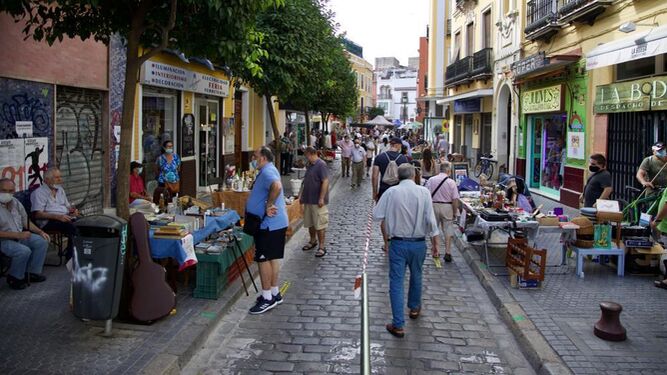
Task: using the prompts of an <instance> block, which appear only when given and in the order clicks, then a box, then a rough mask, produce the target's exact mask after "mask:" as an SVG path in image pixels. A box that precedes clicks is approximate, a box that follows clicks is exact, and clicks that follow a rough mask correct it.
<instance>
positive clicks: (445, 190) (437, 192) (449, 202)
mask: <svg viewBox="0 0 667 375" xmlns="http://www.w3.org/2000/svg"><path fill="white" fill-rule="evenodd" d="M451 173H452V165H451V163H450V162H448V161H446V162H444V163H442V164H440V173H439V174H437V175H436V176H433V177H431V178H429V179H428V181H426V188H427V189H428V190H429V191H430V192H431V198H432V200H433V212H435V219H436V221H437V223H438V226H439V228H440V231H441V232H442V234H443V236H444V239H445V262H448V263H449V262H451V261H452V237H454V235H455V234H456V232H455V230H456V225H455V223H456V218H457V217H458V216H459V189H458V187H457V186H456V181H455V180H454V179H453V178H451V177H450V174H451Z"/></svg>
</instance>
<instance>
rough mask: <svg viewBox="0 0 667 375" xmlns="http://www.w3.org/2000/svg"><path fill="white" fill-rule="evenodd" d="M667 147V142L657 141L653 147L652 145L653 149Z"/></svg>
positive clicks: (658, 149) (657, 149)
mask: <svg viewBox="0 0 667 375" xmlns="http://www.w3.org/2000/svg"><path fill="white" fill-rule="evenodd" d="M664 149H665V142H655V143H654V144H653V147H651V150H653V151H660V150H664Z"/></svg>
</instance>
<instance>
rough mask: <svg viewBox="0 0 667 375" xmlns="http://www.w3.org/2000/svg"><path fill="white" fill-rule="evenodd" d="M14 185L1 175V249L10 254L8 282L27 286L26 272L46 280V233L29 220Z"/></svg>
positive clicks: (32, 278) (12, 285)
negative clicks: (15, 193)
mask: <svg viewBox="0 0 667 375" xmlns="http://www.w3.org/2000/svg"><path fill="white" fill-rule="evenodd" d="M15 189H16V187H15V186H14V181H12V180H10V179H8V178H3V179H0V252H2V253H3V254H5V255H6V256H8V257H10V258H12V265H11V267H10V268H9V274H8V275H7V284H9V287H10V288H12V289H17V290H19V289H25V287H26V286H27V280H26V276H28V278H29V279H30V282H33V283H38V282H42V281H44V280H46V277H44V276H42V275H41V273H42V267H43V266H44V258H45V257H46V249H47V248H48V247H49V235H48V234H46V233H44V231H42V230H41V229H39V228H38V227H37V226H36V225H35V224H33V223H31V222H30V220H28V215H27V214H26V212H25V209H24V208H23V205H22V204H21V203H20V202H19V201H18V200H17V199H16V198H14V192H15ZM31 232H32V233H31ZM26 274H28V275H26Z"/></svg>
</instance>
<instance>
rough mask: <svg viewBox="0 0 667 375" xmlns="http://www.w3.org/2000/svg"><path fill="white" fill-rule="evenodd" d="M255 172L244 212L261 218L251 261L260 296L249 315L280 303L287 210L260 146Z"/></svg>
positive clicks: (265, 149)
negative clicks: (257, 279) (255, 266)
mask: <svg viewBox="0 0 667 375" xmlns="http://www.w3.org/2000/svg"><path fill="white" fill-rule="evenodd" d="M255 160H257V168H258V169H259V174H258V175H257V178H256V179H255V183H254V185H253V187H252V190H251V191H250V195H249V196H248V202H247V203H246V212H249V213H251V214H254V215H257V216H259V217H261V218H262V223H261V225H260V230H259V232H258V233H257V234H256V235H255V236H254V237H255V262H257V264H258V266H259V277H260V280H261V282H262V295H261V296H259V298H257V303H256V304H255V306H253V307H252V308H251V309H250V314H262V313H264V312H266V311H268V310H271V309H272V308H274V307H275V306H276V305H278V304H281V303H282V302H283V298H282V296H281V295H280V291H279V290H278V271H279V270H280V259H282V258H283V255H284V252H285V234H286V232H287V225H288V224H289V221H288V219H287V209H286V207H285V197H284V195H283V187H282V184H281V183H280V173H278V169H276V167H275V165H274V164H273V160H274V157H273V153H272V152H271V150H270V149H269V148H268V147H266V146H262V147H260V148H259V149H257V150H256V151H255Z"/></svg>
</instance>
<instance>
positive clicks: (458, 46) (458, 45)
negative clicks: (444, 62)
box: [452, 31, 461, 61]
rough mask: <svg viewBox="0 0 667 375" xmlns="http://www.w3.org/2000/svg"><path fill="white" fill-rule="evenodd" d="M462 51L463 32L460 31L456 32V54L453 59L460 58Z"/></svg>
mask: <svg viewBox="0 0 667 375" xmlns="http://www.w3.org/2000/svg"><path fill="white" fill-rule="evenodd" d="M460 53H461V32H460V31H458V32H457V33H456V34H454V55H453V56H452V61H456V60H458V59H459V54H460Z"/></svg>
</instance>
